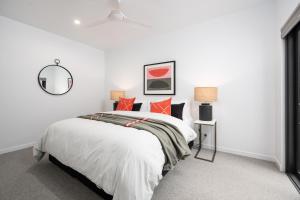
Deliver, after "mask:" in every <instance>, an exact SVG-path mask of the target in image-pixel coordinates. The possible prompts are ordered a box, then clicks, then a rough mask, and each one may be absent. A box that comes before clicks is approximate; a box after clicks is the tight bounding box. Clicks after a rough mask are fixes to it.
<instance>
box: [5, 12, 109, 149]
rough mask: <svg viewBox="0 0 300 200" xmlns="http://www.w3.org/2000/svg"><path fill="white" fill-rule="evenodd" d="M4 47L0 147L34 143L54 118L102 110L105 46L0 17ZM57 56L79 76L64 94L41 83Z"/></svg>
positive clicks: (74, 76) (15, 147) (74, 74)
mask: <svg viewBox="0 0 300 200" xmlns="http://www.w3.org/2000/svg"><path fill="white" fill-rule="evenodd" d="M0 52H1V53H0V91H1V96H0V97H1V98H0V111H1V112H0V153H3V152H6V151H9V150H13V149H18V148H20V147H24V146H26V144H31V143H32V142H34V141H36V140H37V139H38V138H39V137H40V136H41V134H42V133H43V130H44V129H45V128H46V127H47V126H48V125H49V124H50V123H52V122H55V121H57V120H61V119H65V118H70V117H76V116H78V115H81V114H87V113H94V112H97V111H100V110H102V108H103V101H104V95H103V93H104V73H105V65H104V53H103V51H100V50H97V49H94V48H91V47H88V46H86V45H83V44H81V43H78V42H74V41H71V40H69V39H65V38H62V37H60V36H57V35H54V34H51V33H48V32H45V31H42V30H39V29H36V28H33V27H31V26H28V25H24V24H21V23H18V22H16V21H13V20H10V19H7V18H4V17H0ZM55 58H59V59H60V60H61V65H62V66H64V67H66V68H67V69H68V70H69V71H70V72H71V73H72V75H73V78H74V85H73V88H72V89H71V91H70V92H69V93H67V94H65V95H63V96H51V95H49V94H47V93H45V92H44V91H43V90H42V89H41V88H40V87H39V85H38V79H37V76H38V73H39V71H40V70H41V69H42V67H44V66H45V65H49V64H54V59H55Z"/></svg>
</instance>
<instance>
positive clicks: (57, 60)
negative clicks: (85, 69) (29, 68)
mask: <svg viewBox="0 0 300 200" xmlns="http://www.w3.org/2000/svg"><path fill="white" fill-rule="evenodd" d="M54 62H55V64H53V65H47V66H45V67H43V68H42V69H41V70H40V72H39V74H38V78H37V79H38V83H39V86H40V87H41V88H42V90H44V91H45V92H46V93H48V94H51V95H56V96H58V95H64V94H67V93H68V92H69V91H70V90H71V89H72V87H73V84H74V79H73V76H72V74H71V72H70V71H69V70H67V69H66V68H65V67H63V66H61V65H59V63H60V60H59V59H55V60H54ZM50 66H56V67H61V68H63V69H64V70H66V71H67V72H68V73H69V74H70V76H71V79H72V85H71V87H70V88H69V89H68V90H67V91H66V92H64V93H61V94H53V93H51V92H48V91H47V90H45V89H44V87H43V86H42V85H41V82H40V75H41V73H42V71H43V70H44V69H45V68H47V67H50Z"/></svg>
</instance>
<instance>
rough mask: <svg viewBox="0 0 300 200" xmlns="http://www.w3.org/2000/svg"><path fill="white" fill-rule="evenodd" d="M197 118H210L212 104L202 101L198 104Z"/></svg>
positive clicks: (204, 119)
mask: <svg viewBox="0 0 300 200" xmlns="http://www.w3.org/2000/svg"><path fill="white" fill-rule="evenodd" d="M199 119H200V120H202V121H211V120H212V106H211V105H210V104H209V103H202V104H201V105H200V106H199Z"/></svg>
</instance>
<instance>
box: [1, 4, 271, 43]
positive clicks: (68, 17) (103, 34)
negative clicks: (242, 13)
mask: <svg viewBox="0 0 300 200" xmlns="http://www.w3.org/2000/svg"><path fill="white" fill-rule="evenodd" d="M109 1H111V0H0V15H3V16H6V17H9V18H12V19H15V20H17V21H20V22H23V23H25V24H29V25H32V26H35V27H38V28H41V29H44V30H46V31H49V32H52V33H56V34H58V35H62V36H64V37H67V38H70V39H73V40H76V41H80V42H82V43H85V44H88V45H90V46H94V47H96V48H99V49H111V48H117V47H120V46H123V45H126V44H129V43H130V42H132V41H135V40H139V39H142V38H145V37H149V36H153V35H156V34H160V33H164V32H167V31H172V30H176V29H179V28H182V27H184V26H188V25H192V24H196V23H200V22H201V21H204V20H207V19H209V18H214V17H218V16H222V15H225V14H227V13H230V12H234V11H237V10H240V9H244V8H248V7H252V6H256V5H258V4H260V3H263V2H266V1H269V0H121V8H122V10H123V11H124V13H125V14H126V15H127V16H128V17H130V18H133V19H136V20H139V21H141V22H143V23H145V24H149V25H151V26H152V27H151V28H149V29H146V28H143V27H138V26H135V25H130V24H123V23H120V22H110V23H108V24H104V25H100V26H98V27H96V28H86V27H84V25H85V24H88V23H91V22H93V21H95V20H97V19H101V18H104V17H106V16H107V15H108V13H109V11H110V5H111V2H109ZM74 19H80V20H81V23H82V24H81V25H80V26H75V25H74V24H73V20H74Z"/></svg>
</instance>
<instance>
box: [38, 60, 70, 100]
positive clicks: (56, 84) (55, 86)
mask: <svg viewBox="0 0 300 200" xmlns="http://www.w3.org/2000/svg"><path fill="white" fill-rule="evenodd" d="M54 62H55V64H53V65H47V66H46V67H44V68H43V69H42V70H41V71H40V73H39V75H38V82H39V85H40V86H41V88H42V89H43V90H44V91H45V92H47V93H49V94H52V95H62V94H66V93H67V92H69V91H70V90H71V88H72V86H73V77H72V75H71V73H70V72H69V71H68V70H67V69H66V68H64V67H62V66H60V65H59V63H60V60H58V59H55V61H54Z"/></svg>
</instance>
